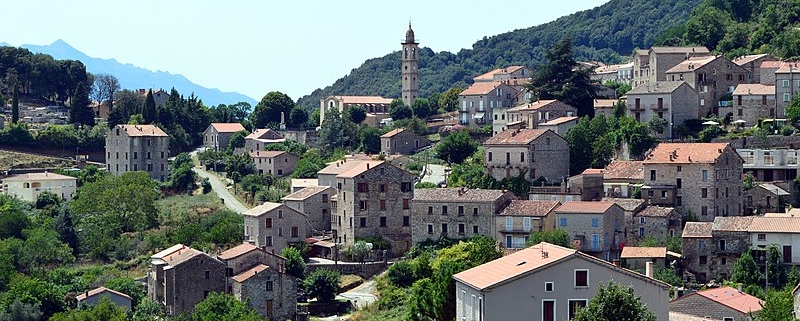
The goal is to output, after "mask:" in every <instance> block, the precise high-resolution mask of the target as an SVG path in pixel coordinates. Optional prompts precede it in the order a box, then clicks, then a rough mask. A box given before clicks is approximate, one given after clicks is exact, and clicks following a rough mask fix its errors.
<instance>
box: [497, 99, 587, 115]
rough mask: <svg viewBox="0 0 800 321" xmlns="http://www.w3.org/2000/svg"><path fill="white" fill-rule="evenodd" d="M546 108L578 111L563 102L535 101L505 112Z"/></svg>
mask: <svg viewBox="0 0 800 321" xmlns="http://www.w3.org/2000/svg"><path fill="white" fill-rule="evenodd" d="M547 106H557V107H562V108H565V109H573V108H574V109H575V110H578V109H577V108H575V107H574V106H572V105H569V104H567V103H563V102H561V101H558V100H537V101H534V102H532V103H524V104H521V105H517V106H515V107H514V108H511V109H509V110H507V111H506V112H515V111H535V110H539V109H541V108H544V107H547Z"/></svg>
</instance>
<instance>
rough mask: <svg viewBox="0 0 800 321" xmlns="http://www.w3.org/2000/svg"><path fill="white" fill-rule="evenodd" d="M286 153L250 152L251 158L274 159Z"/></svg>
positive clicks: (269, 151)
mask: <svg viewBox="0 0 800 321" xmlns="http://www.w3.org/2000/svg"><path fill="white" fill-rule="evenodd" d="M285 153H287V152H286V151H282V150H254V151H252V152H250V157H252V158H275V157H278V156H281V155H283V154H285Z"/></svg>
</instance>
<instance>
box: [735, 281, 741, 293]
mask: <svg viewBox="0 0 800 321" xmlns="http://www.w3.org/2000/svg"><path fill="white" fill-rule="evenodd" d="M736 290H738V291H739V293H742V284H741V283H739V286H737V287H736Z"/></svg>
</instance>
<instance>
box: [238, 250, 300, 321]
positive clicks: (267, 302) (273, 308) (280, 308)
mask: <svg viewBox="0 0 800 321" xmlns="http://www.w3.org/2000/svg"><path fill="white" fill-rule="evenodd" d="M231 279H232V282H233V296H234V297H236V298H237V299H239V300H242V301H244V300H247V303H248V305H249V307H250V308H251V309H254V310H256V311H257V312H258V313H259V314H261V315H263V316H265V317H267V318H268V319H270V320H287V319H289V320H295V318H296V312H297V287H298V285H297V283H298V280H297V279H296V278H294V277H292V276H291V275H288V274H285V273H281V272H279V271H277V270H275V269H273V268H271V267H268V266H266V265H264V264H259V265H256V266H254V267H253V268H251V269H249V270H247V271H244V272H242V273H240V274H238V275H236V276H234V277H232V278H231Z"/></svg>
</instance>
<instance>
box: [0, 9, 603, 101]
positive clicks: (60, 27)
mask: <svg viewBox="0 0 800 321" xmlns="http://www.w3.org/2000/svg"><path fill="white" fill-rule="evenodd" d="M605 2H607V0H566V1H563V2H560V1H559V2H554V1H546V2H545V1H542V0H534V1H517V2H514V1H512V2H502V3H499V2H492V1H474V0H459V1H436V0H408V1H386V2H384V1H347V0H338V1H337V0H334V1H331V0H328V1H266V0H248V1H237V0H232V1H204V0H194V1H188V0H179V1H175V0H168V1H150V0H139V1H108V0H95V1H83V0H75V1H63V0H52V1H38V0H23V1H8V2H7V3H4V4H3V10H2V12H3V14H2V15H0V25H2V27H0V42H7V43H9V44H11V45H14V46H19V45H22V44H36V45H45V44H50V43H52V42H53V41H55V40H57V39H63V40H64V41H66V42H67V43H69V44H70V45H72V46H73V47H75V48H76V49H78V50H80V51H82V52H83V53H85V54H87V55H88V56H91V57H98V58H106V59H108V58H114V59H116V60H117V61H120V62H122V63H130V64H133V65H136V66H139V67H142V68H145V69H150V70H162V71H168V72H170V73H173V74H183V75H184V76H186V77H187V78H189V79H190V80H191V81H193V82H194V83H197V84H199V85H202V86H205V87H212V88H214V87H215V88H219V89H221V90H224V91H238V92H240V93H243V94H245V95H248V96H250V97H252V98H254V99H256V100H260V99H261V97H263V96H264V95H265V94H266V93H267V92H269V91H274V90H277V91H281V92H284V93H286V94H288V95H289V96H290V97H291V98H292V99H297V98H299V97H300V96H302V95H306V94H308V93H310V92H311V91H313V90H314V89H316V88H321V87H325V86H327V85H330V84H332V83H333V82H334V81H335V80H336V79H338V78H341V77H342V76H344V75H346V74H347V73H349V72H350V70H351V69H353V68H357V67H358V66H360V65H361V63H363V62H364V61H365V60H367V59H369V58H375V57H381V56H384V55H386V54H388V53H390V52H392V51H396V50H399V49H400V42H401V41H402V40H403V38H404V36H405V31H406V29H407V27H408V22H409V20H411V23H412V26H413V29H414V31H415V33H416V37H417V39H418V40H419V41H420V43H421V46H425V47H430V48H431V49H433V50H434V51H436V52H439V51H443V50H445V51H450V52H454V53H455V52H458V51H459V50H460V49H462V48H470V47H471V46H472V44H473V43H474V42H475V41H477V40H478V39H480V38H482V37H483V36H492V35H496V34H500V33H504V32H507V31H511V30H514V29H521V28H527V27H530V26H534V25H539V24H542V23H545V22H549V21H552V20H554V19H556V18H558V17H561V16H564V15H567V14H570V13H573V12H576V11H580V10H585V9H590V8H593V7H596V6H599V5H601V4H603V3H605ZM554 3H557V4H554ZM343 94H346V93H343Z"/></svg>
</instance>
